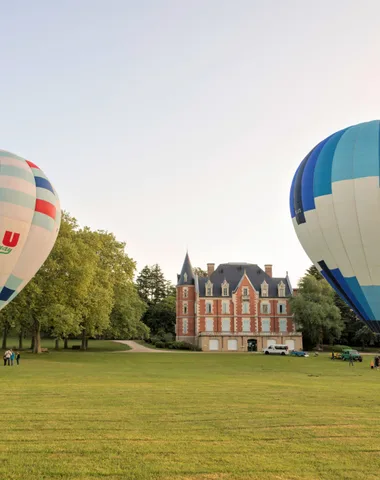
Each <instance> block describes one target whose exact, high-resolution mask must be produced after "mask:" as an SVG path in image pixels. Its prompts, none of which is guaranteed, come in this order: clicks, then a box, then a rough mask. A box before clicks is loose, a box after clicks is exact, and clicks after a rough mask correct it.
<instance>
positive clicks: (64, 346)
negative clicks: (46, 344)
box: [63, 338, 69, 350]
mask: <svg viewBox="0 0 380 480" xmlns="http://www.w3.org/2000/svg"><path fill="white" fill-rule="evenodd" d="M63 348H64V349H65V350H67V349H68V348H69V339H68V338H65V339H64V341H63Z"/></svg>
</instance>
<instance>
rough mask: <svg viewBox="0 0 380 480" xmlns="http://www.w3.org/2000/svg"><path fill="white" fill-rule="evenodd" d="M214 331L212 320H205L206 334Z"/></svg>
mask: <svg viewBox="0 0 380 480" xmlns="http://www.w3.org/2000/svg"><path fill="white" fill-rule="evenodd" d="M213 331H214V320H213V319H212V318H206V332H213Z"/></svg>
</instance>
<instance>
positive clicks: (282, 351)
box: [264, 344, 289, 355]
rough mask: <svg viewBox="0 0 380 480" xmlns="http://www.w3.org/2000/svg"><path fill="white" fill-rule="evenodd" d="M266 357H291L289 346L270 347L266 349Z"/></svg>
mask: <svg viewBox="0 0 380 480" xmlns="http://www.w3.org/2000/svg"><path fill="white" fill-rule="evenodd" d="M264 353H265V355H289V347H288V345H280V344H278V345H277V344H275V345H269V347H267V348H264Z"/></svg>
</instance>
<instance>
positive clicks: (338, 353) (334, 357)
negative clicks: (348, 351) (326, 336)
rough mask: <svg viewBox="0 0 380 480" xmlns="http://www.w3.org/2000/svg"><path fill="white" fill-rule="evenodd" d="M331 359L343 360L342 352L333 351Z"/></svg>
mask: <svg viewBox="0 0 380 480" xmlns="http://www.w3.org/2000/svg"><path fill="white" fill-rule="evenodd" d="M331 360H342V354H341V353H340V352H332V353H331Z"/></svg>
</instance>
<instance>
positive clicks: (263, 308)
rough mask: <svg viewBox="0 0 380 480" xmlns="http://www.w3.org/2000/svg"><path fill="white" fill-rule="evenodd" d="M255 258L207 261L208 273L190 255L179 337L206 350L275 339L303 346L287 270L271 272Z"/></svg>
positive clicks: (255, 346)
mask: <svg viewBox="0 0 380 480" xmlns="http://www.w3.org/2000/svg"><path fill="white" fill-rule="evenodd" d="M264 268H265V270H262V269H261V268H260V267H259V266H258V265H254V264H251V263H222V264H221V265H219V266H218V268H217V269H216V270H215V264H213V263H208V264H207V277H200V276H198V275H197V274H195V273H194V271H193V268H192V266H191V263H190V258H189V255H188V254H186V257H185V261H184V263H183V267H182V270H181V274H180V275H178V276H177V277H178V282H177V302H176V303H177V318H176V338H177V340H178V341H185V342H189V343H193V344H195V345H198V346H199V347H200V348H201V349H202V350H204V351H235V352H236V351H239V352H247V351H261V350H262V349H263V348H266V347H267V346H269V345H271V344H275V343H280V344H286V345H289V349H290V350H293V349H295V350H298V349H302V335H301V333H298V332H296V328H295V324H294V321H293V316H292V314H291V312H290V306H289V298H290V297H291V296H292V294H293V290H292V286H291V284H290V280H289V278H288V275H286V277H284V278H273V277H272V265H265V267H264Z"/></svg>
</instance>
